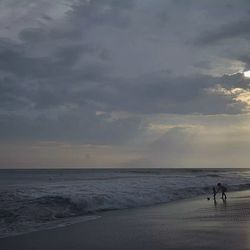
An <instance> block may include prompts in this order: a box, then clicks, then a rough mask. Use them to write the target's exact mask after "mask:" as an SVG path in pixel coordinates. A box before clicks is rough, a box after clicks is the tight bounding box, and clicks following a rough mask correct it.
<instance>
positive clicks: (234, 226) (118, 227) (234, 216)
mask: <svg viewBox="0 0 250 250" xmlns="http://www.w3.org/2000/svg"><path fill="white" fill-rule="evenodd" d="M228 197H229V198H228V199H227V201H226V202H223V201H222V200H221V199H217V204H214V202H213V200H210V201H208V200H206V199H205V198H204V197H196V198H193V199H185V200H178V201H174V202H171V203H168V204H159V205H155V206H150V207H144V208H133V209H126V210H115V211H107V212H103V213H102V216H101V218H98V219H97V220H91V221H85V222H79V223H75V224H71V225H68V226H66V227H60V228H54V229H48V230H44V231H36V232H31V233H26V234H22V235H17V236H10V237H6V238H1V239H0V245H1V249H3V250H12V249H13V250H14V249H25V250H31V249H32V250H34V249H36V250H43V249H50V250H59V249H60V250H62V249H70V250H78V249H79V250H80V249H93V250H99V249H137V250H138V249H160V250H161V249H201V248H202V249H234V250H236V249H248V247H250V240H248V229H249V227H250V191H240V192H232V193H228Z"/></svg>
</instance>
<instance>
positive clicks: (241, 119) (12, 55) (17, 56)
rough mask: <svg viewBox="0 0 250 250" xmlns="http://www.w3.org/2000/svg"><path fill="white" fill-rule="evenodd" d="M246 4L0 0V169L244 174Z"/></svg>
mask: <svg viewBox="0 0 250 250" xmlns="http://www.w3.org/2000/svg"><path fill="white" fill-rule="evenodd" d="M249 70H250V1H249V0H238V1H234V0H220V1H218V0H203V1H200V0H36V1H34V0H21V1H16V0H0V167H1V168H19V167H20V168H23V167H25V168H40V167H91V168H94V167H249V164H250V157H249V149H250V114H249V112H250V85H249V84H250V78H249V77H250V73H249V72H247V71H249Z"/></svg>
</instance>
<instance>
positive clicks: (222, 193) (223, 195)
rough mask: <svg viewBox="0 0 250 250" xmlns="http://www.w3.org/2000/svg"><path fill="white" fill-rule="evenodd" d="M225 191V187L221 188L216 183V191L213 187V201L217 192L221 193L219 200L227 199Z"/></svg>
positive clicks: (220, 185) (219, 184)
mask: <svg viewBox="0 0 250 250" xmlns="http://www.w3.org/2000/svg"><path fill="white" fill-rule="evenodd" d="M226 191H227V188H226V187H225V186H223V185H222V184H221V183H218V184H217V189H216V188H215V187H213V195H214V200H215V199H216V194H217V193H219V192H221V198H222V199H223V200H226V199H227V195H226Z"/></svg>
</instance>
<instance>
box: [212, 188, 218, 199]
mask: <svg viewBox="0 0 250 250" xmlns="http://www.w3.org/2000/svg"><path fill="white" fill-rule="evenodd" d="M216 194H217V192H216V189H215V187H213V196H214V200H215V199H216Z"/></svg>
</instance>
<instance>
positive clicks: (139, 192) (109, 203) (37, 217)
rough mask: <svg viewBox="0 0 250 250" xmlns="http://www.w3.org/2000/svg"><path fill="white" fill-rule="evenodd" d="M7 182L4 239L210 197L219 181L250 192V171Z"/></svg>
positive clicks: (0, 203) (58, 175)
mask: <svg viewBox="0 0 250 250" xmlns="http://www.w3.org/2000/svg"><path fill="white" fill-rule="evenodd" d="M8 178H9V180H6V178H5V185H4V186H1V192H0V237H6V236H8V235H12V234H19V233H23V232H30V231H33V230H42V229H47V228H53V227H57V226H59V225H61V226H65V225H67V224H68V223H74V222H75V221H78V220H79V219H80V218H81V220H82V219H83V218H85V219H88V217H87V216H89V215H90V214H91V213H94V212H96V211H103V210H112V209H124V208H132V207H140V206H147V205H153V204H158V203H164V202H170V201H174V200H178V199H182V198H188V197H193V196H196V195H201V194H210V193H211V187H212V185H214V184H216V183H217V182H222V183H225V184H227V185H228V187H229V190H232V191H233V190H240V189H248V188H249V184H248V183H249V172H245V174H244V173H243V172H242V171H236V170H235V171H212V170H206V171H205V170H201V171H198V170H190V171H187V170H183V171H180V170H178V171H152V170H150V171H148V170H147V171H145V172H143V170H140V171H135V170H133V171H124V170H123V171H121V172H119V171H117V170H116V171H107V172H105V171H104V172H103V171H101V170H100V171H99V172H98V171H96V172H93V173H92V172H87V173H86V172H84V171H82V172H77V173H70V174H69V173H68V172H67V171H66V172H63V171H62V172H55V173H53V172H49V173H47V172H45V174H41V173H29V174H28V180H27V177H26V175H23V176H22V178H23V181H20V180H22V178H16V176H15V175H14V177H11V175H10V177H8ZM25 178H26V179H25ZM91 218H92V217H91Z"/></svg>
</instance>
